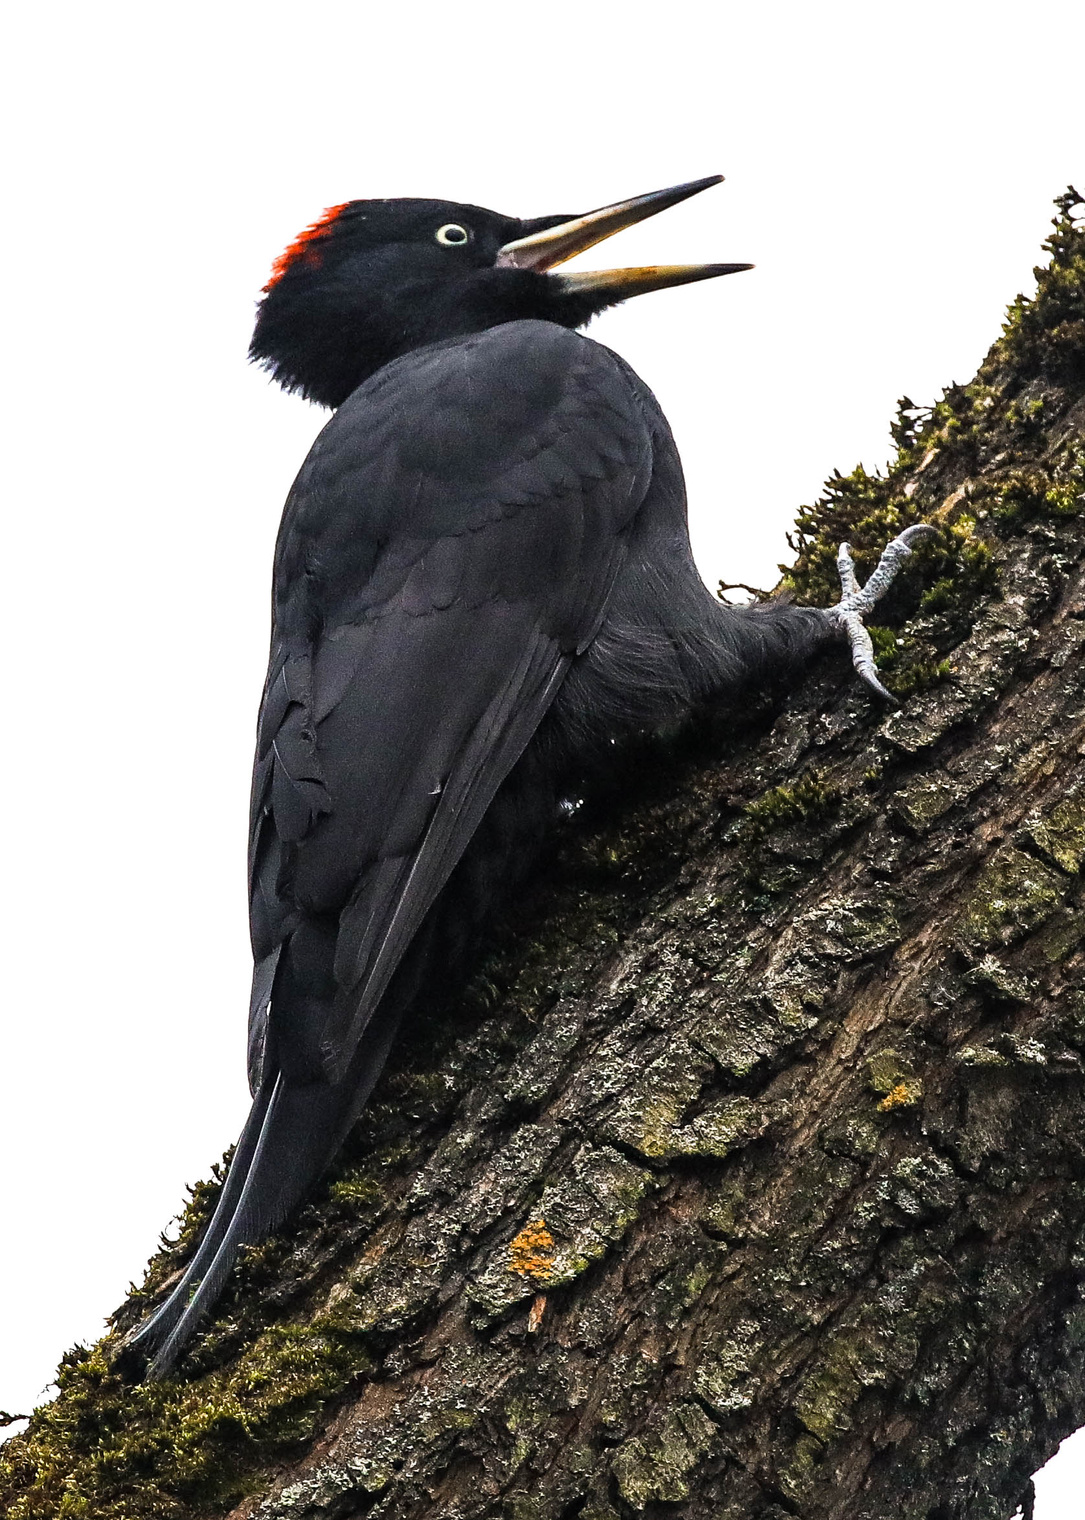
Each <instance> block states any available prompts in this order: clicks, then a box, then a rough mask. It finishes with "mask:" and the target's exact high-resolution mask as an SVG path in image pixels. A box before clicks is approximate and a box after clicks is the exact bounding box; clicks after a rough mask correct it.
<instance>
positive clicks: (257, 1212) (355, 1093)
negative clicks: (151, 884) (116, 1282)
mask: <svg viewBox="0 0 1085 1520" xmlns="http://www.w3.org/2000/svg"><path fill="white" fill-rule="evenodd" d="M398 1023H399V1019H398V1018H397V1017H393V1016H392V1015H391V1014H390V1013H384V1015H383V1017H382V1016H381V1013H378V1015H377V1016H376V1017H375V1018H374V1019H373V1020H372V1022H371V1023H370V1025H369V1027H368V1028H367V1030H366V1037H365V1038H364V1039H363V1040H362V1042H361V1047H360V1049H359V1052H358V1055H357V1056H356V1058H355V1061H354V1063H353V1064H352V1066H351V1068H350V1070H348V1072H347V1073H346V1075H345V1076H344V1078H343V1080H342V1081H341V1082H337V1083H336V1084H335V1085H334V1086H325V1085H321V1084H312V1085H308V1086H305V1087H290V1086H287V1084H286V1083H285V1082H284V1080H283V1078H282V1076H281V1075H280V1074H276V1075H274V1076H272V1077H269V1078H268V1079H267V1080H266V1081H265V1082H264V1084H263V1086H262V1087H261V1088H260V1090H259V1091H258V1092H257V1094H256V1097H255V1098H254V1099H253V1105H252V1109H251V1110H250V1112H249V1117H248V1119H247V1120H246V1122H245V1128H244V1129H243V1130H242V1132H241V1138H240V1139H239V1140H238V1143H237V1149H236V1150H235V1152H234V1157H233V1160H232V1161H231V1163H230V1170H229V1172H228V1174H227V1177H226V1182H225V1185H224V1186H223V1189H222V1193H221V1195H220V1197H219V1201H218V1204H217V1206H216V1208H215V1212H214V1214H213V1215H212V1217H211V1222H210V1224H209V1225H208V1226H207V1229H206V1230H205V1232H204V1236H203V1239H202V1240H201V1241H200V1245H199V1248H198V1249H197V1251H196V1254H195V1256H194V1257H193V1258H192V1260H191V1261H190V1262H189V1264H188V1267H187V1269H186V1271H185V1274H184V1276H183V1277H182V1278H181V1281H180V1282H179V1283H178V1284H177V1286H176V1287H175V1288H174V1289H173V1292H172V1293H171V1294H170V1296H169V1297H168V1298H167V1299H166V1301H165V1303H164V1304H162V1305H161V1306H160V1307H159V1308H158V1309H157V1310H156V1311H155V1312H154V1314H152V1315H151V1317H150V1318H149V1319H147V1320H145V1321H144V1323H143V1324H142V1325H140V1326H139V1328H138V1329H137V1330H136V1331H135V1332H134V1333H133V1334H132V1335H131V1336H130V1337H129V1338H128V1340H127V1341H126V1343H125V1347H124V1350H125V1354H126V1355H127V1354H129V1353H136V1355H138V1356H139V1357H146V1358H147V1359H148V1366H147V1376H148V1377H149V1378H152V1379H153V1378H162V1377H166V1376H168V1375H169V1373H170V1372H171V1371H172V1369H173V1367H174V1366H175V1365H176V1363H177V1359H178V1357H179V1356H180V1354H181V1352H182V1350H183V1349H184V1346H185V1344H186V1343H187V1342H188V1340H189V1339H190V1338H191V1336H192V1334H193V1332H194V1331H195V1330H196V1328H197V1326H198V1325H199V1322H200V1320H201V1319H202V1318H203V1316H204V1315H205V1314H206V1313H207V1311H208V1310H209V1309H210V1308H211V1307H212V1305H213V1304H214V1303H215V1300H216V1299H217V1298H218V1296H219V1293H220V1292H221V1291H222V1287H223V1284H224V1283H225V1281H226V1279H227V1277H228V1276H229V1275H230V1271H231V1269H232V1268H233V1265H234V1262H235V1261H236V1260H237V1253H238V1251H239V1250H240V1249H241V1247H242V1246H247V1245H255V1244H257V1242H259V1241H261V1240H263V1239H264V1237H265V1236H267V1235H269V1234H270V1233H271V1232H272V1231H273V1230H274V1229H275V1228H276V1226H277V1225H279V1224H281V1223H282V1221H283V1220H284V1219H285V1218H286V1216H287V1215H288V1214H289V1213H290V1211H291V1210H292V1209H293V1208H295V1207H296V1205H297V1204H298V1203H300V1202H301V1200H302V1198H303V1197H304V1196H305V1194H306V1192H307V1191H308V1190H309V1188H310V1186H311V1185H312V1183H313V1182H315V1181H316V1179H317V1178H318V1177H319V1176H320V1174H321V1172H323V1171H324V1169H325V1167H326V1166H327V1165H328V1164H329V1162H330V1161H331V1160H332V1158H333V1156H334V1155H335V1153H336V1151H337V1150H338V1149H339V1146H340V1145H341V1144H342V1141H343V1139H344V1138H345V1136H346V1133H347V1131H348V1130H349V1128H350V1126H351V1125H352V1124H353V1123H354V1120H355V1119H356V1118H357V1116H358V1114H359V1113H360V1112H361V1110H362V1106H363V1105H364V1103H365V1101H366V1099H367V1098H368V1097H369V1094H370V1092H371V1091H372V1089H373V1086H374V1084H375V1083H376V1080H377V1078H378V1077H379V1075H380V1073H381V1070H382V1069H383V1067H384V1063H385V1060H386V1058H387V1055H388V1050H389V1047H390V1045H391V1043H392V1039H393V1037H394V1035H395V1032H396V1028H397V1026H398Z"/></svg>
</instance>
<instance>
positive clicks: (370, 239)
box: [249, 175, 752, 406]
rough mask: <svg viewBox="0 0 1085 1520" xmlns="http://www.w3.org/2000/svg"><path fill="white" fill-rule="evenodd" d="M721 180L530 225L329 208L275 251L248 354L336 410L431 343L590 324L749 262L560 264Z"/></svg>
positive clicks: (399, 205)
mask: <svg viewBox="0 0 1085 1520" xmlns="http://www.w3.org/2000/svg"><path fill="white" fill-rule="evenodd" d="M721 178H722V176H721V175H712V176H711V177H710V178H708V179H701V180H694V181H692V182H691V183H690V184H686V185H676V186H674V188H673V189H669V190H657V191H654V192H653V193H652V194H650V195H641V196H637V197H636V198H635V199H633V200H628V201H621V202H619V203H618V204H616V205H613V206H604V207H602V208H601V209H600V210H598V211H591V212H589V213H588V214H587V215H585V216H577V217H568V216H543V217H537V218H536V219H535V220H533V221H521V220H519V219H518V218H516V217H510V216H501V215H500V214H499V213H498V212H496V211H486V210H484V209H483V208H482V207H481V206H464V205H458V204H456V203H455V202H453V201H427V200H382V201H347V202H345V203H344V204H343V205H341V206H332V207H331V208H330V209H329V210H328V211H326V212H325V213H324V215H323V216H322V217H321V218H320V219H319V220H318V221H316V222H314V223H313V225H312V226H311V227H308V228H306V230H305V231H304V232H303V233H302V234H301V235H300V237H298V238H297V239H296V240H295V241H294V242H293V243H292V244H291V245H290V247H289V248H288V249H287V250H286V252H285V253H283V254H282V255H281V256H280V257H279V258H278V259H276V261H275V264H274V266H273V268H272V271H271V278H270V279H269V280H268V283H267V285H266V286H265V287H264V294H263V299H262V300H261V302H260V306H259V309H258V312H257V317H256V329H255V331H254V333H253V338H252V345H251V347H250V349H249V357H250V358H251V359H253V360H254V361H256V362H257V363H260V364H262V365H263V366H264V368H265V369H267V370H269V371H270V372H271V374H272V375H273V376H274V378H275V379H276V380H277V381H278V382H279V384H280V385H282V386H284V387H285V389H287V390H291V391H300V392H301V394H302V395H303V396H305V397H307V398H308V399H309V400H311V401H317V402H319V403H320V404H321V405H323V406H338V405H339V404H340V403H341V402H343V401H345V400H346V398H347V397H348V396H349V395H350V393H351V391H352V390H354V389H355V387H356V386H358V385H360V384H361V382H362V381H363V380H365V379H366V378H367V377H368V376H369V375H371V374H373V373H374V372H375V371H376V370H378V369H380V368H381V366H382V365H384V364H387V363H388V361H389V360H390V359H394V358H396V357H397V355H399V354H403V353H407V352H408V351H409V350H411V349H414V348H420V347H422V346H423V345H424V344H426V343H434V342H437V341H438V340H439V339H442V338H452V337H457V336H459V335H461V334H463V333H469V332H481V331H483V330H484V329H485V328H488V327H497V326H499V325H500V324H501V323H503V322H513V321H516V320H518V319H522V318H537V319H540V320H542V321H546V322H557V323H560V324H561V325H562V326H563V327H581V326H583V325H584V323H586V322H588V321H590V320H591V318H592V317H593V316H595V315H596V313H597V312H600V311H603V310H605V308H606V307H608V306H613V305H615V304H616V303H617V302H619V301H624V300H626V299H627V298H628V297H629V296H634V295H640V294H642V293H644V292H645V291H649V290H662V289H664V288H665V287H666V286H668V285H684V284H687V283H688V282H689V281H691V280H707V279H711V278H712V277H713V276H715V275H721V274H732V273H734V272H735V271H736V270H740V269H749V268H751V267H752V266H751V265H749V264H672V265H653V266H651V267H648V268H638V269H606V270H600V271H591V272H583V273H582V272H577V273H575V274H558V273H554V272H553V271H554V270H555V268H556V266H557V265H559V264H562V263H564V262H565V260H566V259H571V258H572V257H573V255H574V254H577V253H581V252H583V251H584V249H586V248H590V247H592V245H593V244H595V243H598V242H601V241H602V240H603V239H604V238H606V237H609V236H610V235H611V234H612V233H614V232H619V231H620V230H621V229H622V228H623V227H629V226H632V224H633V223H634V222H639V221H643V220H644V218H645V217H649V216H654V215H655V213H656V212H657V211H663V210H665V209H666V208H667V207H668V206H673V205H676V204H677V202H679V201H683V200H685V199H686V198H687V197H688V196H691V195H696V194H697V192H698V191H700V190H705V189H707V188H708V186H709V185H716V184H719V182H720V180H721Z"/></svg>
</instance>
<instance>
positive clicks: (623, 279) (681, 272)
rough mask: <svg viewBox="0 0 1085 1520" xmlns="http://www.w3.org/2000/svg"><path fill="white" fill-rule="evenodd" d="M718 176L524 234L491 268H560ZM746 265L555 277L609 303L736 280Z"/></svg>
mask: <svg viewBox="0 0 1085 1520" xmlns="http://www.w3.org/2000/svg"><path fill="white" fill-rule="evenodd" d="M722 179H723V175H722V174H711V175H709V177H708V178H707V179H695V180H690V182H689V183H688V184H685V185H672V186H671V188H670V189H669V190H653V191H652V192H651V194H650V195H637V196H634V197H633V199H632V200H628V201H618V203H617V204H616V205H613V206H602V207H601V208H600V209H599V210H598V211H589V212H588V214H587V215H586V216H577V217H574V218H573V219H572V221H569V222H561V223H560V224H559V225H558V226H556V227H547V228H545V229H544V230H543V231H542V232H532V233H529V234H528V236H527V237H522V238H517V239H516V240H515V241H514V242H512V243H506V244H505V246H504V247H503V248H502V249H500V250H499V252H498V255H497V267H498V268H499V269H500V268H505V269H533V270H536V271H538V272H539V273H544V272H545V271H546V270H549V269H553V268H554V267H555V266H556V265H557V264H564V263H565V261H566V259H571V258H573V256H574V255H575V254H578V253H583V252H584V250H585V249H586V248H592V247H594V246H595V244H596V243H601V242H602V241H603V239H604V238H608V237H611V236H612V235H613V234H614V233H615V232H621V231H622V230H623V228H625V227H632V226H633V225H634V223H636V222H643V221H644V220H645V218H646V217H649V216H655V215H656V213H657V212H658V211H666V209H667V207H668V206H676V205H677V204H678V202H679V201H684V200H688V199H689V197H690V196H691V195H697V194H698V193H699V192H700V191H701V190H707V189H708V187H709V185H718V184H720V182H721V181H722ZM752 268H753V265H752V264H652V265H648V266H646V267H642V268H639V269H598V270H596V269H592V270H587V271H583V272H581V271H578V272H576V273H575V274H563V275H557V276H555V278H556V279H559V280H560V281H561V284H562V288H563V289H564V290H565V291H567V292H569V293H570V294H573V293H580V292H583V291H588V292H593V293H594V292H603V293H606V294H609V295H611V296H612V297H613V298H614V299H615V300H618V301H622V300H625V299H626V297H627V296H638V295H643V294H644V293H645V292H646V291H649V290H664V289H666V288H667V286H669V285H688V284H689V283H690V282H691V281H693V280H711V279H714V278H715V277H716V276H717V275H720V274H737V273H738V271H739V270H740V269H752Z"/></svg>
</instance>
